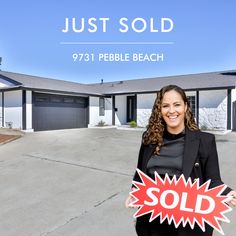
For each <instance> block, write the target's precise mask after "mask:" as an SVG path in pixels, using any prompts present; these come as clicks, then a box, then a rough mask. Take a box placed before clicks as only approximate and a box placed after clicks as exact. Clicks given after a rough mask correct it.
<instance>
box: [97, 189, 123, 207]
mask: <svg viewBox="0 0 236 236" xmlns="http://www.w3.org/2000/svg"><path fill="white" fill-rule="evenodd" d="M118 194H120V192H117V193H115V194H113V195H111V196H109V197H108V198H106V199H104V200H103V201H101V202H98V203H97V204H95V205H94V207H98V206H101V205H102V204H103V203H105V202H107V201H109V200H111V199H112V198H114V197H116V196H117V195H118Z"/></svg>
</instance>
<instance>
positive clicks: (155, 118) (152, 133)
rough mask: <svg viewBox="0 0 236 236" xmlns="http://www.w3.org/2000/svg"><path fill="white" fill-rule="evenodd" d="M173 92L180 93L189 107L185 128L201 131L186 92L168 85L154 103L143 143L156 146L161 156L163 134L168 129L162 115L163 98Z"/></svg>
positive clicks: (159, 93) (156, 151)
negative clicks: (167, 93)
mask: <svg viewBox="0 0 236 236" xmlns="http://www.w3.org/2000/svg"><path fill="white" fill-rule="evenodd" d="M171 90H174V91H176V92H177V93H179V94H180V95H181V97H182V99H183V101H184V103H185V104H186V105H187V110H186V113H185V127H187V128H189V129H190V130H193V131H194V130H195V131H196V130H199V128H198V126H197V124H196V122H195V120H194V116H193V113H192V111H191V108H190V104H189V101H188V99H187V96H186V94H185V92H184V90H183V89H182V88H180V87H178V86H177V85H168V86H165V87H163V88H162V89H161V90H160V91H159V92H158V93H157V97H156V100H155V102H154V105H153V108H152V113H151V116H150V118H149V123H148V126H147V130H146V131H145V133H144V135H143V143H144V144H146V145H148V144H154V145H157V146H156V149H155V152H154V153H155V154H160V150H161V146H162V145H163V134H164V131H165V129H166V123H165V121H164V119H163V118H162V115H161V104H162V100H163V96H164V94H165V93H166V92H169V91H171Z"/></svg>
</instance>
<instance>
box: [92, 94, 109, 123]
mask: <svg viewBox="0 0 236 236" xmlns="http://www.w3.org/2000/svg"><path fill="white" fill-rule="evenodd" d="M100 121H104V122H105V124H106V125H112V99H111V98H105V115H104V116H100V115H99V97H89V126H96V125H98V123H99V122H100Z"/></svg>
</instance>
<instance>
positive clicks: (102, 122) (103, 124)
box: [97, 120, 106, 126]
mask: <svg viewBox="0 0 236 236" xmlns="http://www.w3.org/2000/svg"><path fill="white" fill-rule="evenodd" d="M105 124H106V122H105V121H103V120H100V121H99V122H98V124H97V126H105Z"/></svg>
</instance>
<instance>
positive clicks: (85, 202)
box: [0, 129, 236, 236]
mask: <svg viewBox="0 0 236 236" xmlns="http://www.w3.org/2000/svg"><path fill="white" fill-rule="evenodd" d="M141 135H142V131H124V130H117V129H74V130H60V131H45V132H37V133H29V134H26V135H25V136H24V137H22V138H21V139H18V140H15V141H13V142H11V143H8V144H6V145H3V146H0V192H1V194H0V203H1V204H0V235H3V236H8V235H9V236H33V235H35V236H42V235H47V236H62V235H63V236H88V235H97V236H120V235H124V236H135V235H136V234H135V231H134V220H133V218H132V215H133V213H134V210H130V209H126V208H125V207H124V201H125V199H126V197H127V194H128V192H129V190H130V185H131V179H132V176H133V173H134V170H135V168H136V162H137V156H138V151H139V145H140V141H141ZM217 140H218V142H217V145H218V149H219V156H220V163H221V172H222V177H223V179H224V180H225V182H226V183H227V184H229V185H230V186H232V187H234V188H236V177H235V173H236V158H235V151H236V148H235V146H236V135H235V134H234V133H232V134H229V135H224V136H217ZM227 216H228V217H229V218H230V219H231V221H232V222H231V223H230V224H224V225H223V229H224V231H225V234H226V235H231V236H233V235H235V232H236V224H235V223H236V214H235V210H234V211H233V212H231V213H229V214H227ZM215 235H219V234H215Z"/></svg>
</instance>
